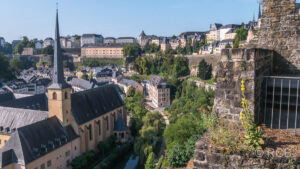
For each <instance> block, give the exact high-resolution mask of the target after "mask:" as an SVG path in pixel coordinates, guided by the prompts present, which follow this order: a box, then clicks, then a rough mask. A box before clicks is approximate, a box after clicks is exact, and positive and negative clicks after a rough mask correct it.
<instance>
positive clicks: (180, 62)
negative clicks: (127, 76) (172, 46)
mask: <svg viewBox="0 0 300 169" xmlns="http://www.w3.org/2000/svg"><path fill="white" fill-rule="evenodd" d="M133 69H134V70H135V71H136V72H138V73H139V74H146V75H149V74H163V75H171V76H174V77H180V76H185V75H187V74H188V73H189V67H188V61H187V58H186V57H182V56H178V57H174V55H170V54H161V55H156V56H155V57H154V58H153V57H142V58H141V57H138V58H137V59H136V60H135V61H134V63H133Z"/></svg>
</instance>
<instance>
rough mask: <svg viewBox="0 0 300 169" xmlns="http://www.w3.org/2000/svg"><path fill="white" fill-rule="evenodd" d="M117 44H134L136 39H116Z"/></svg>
mask: <svg viewBox="0 0 300 169" xmlns="http://www.w3.org/2000/svg"><path fill="white" fill-rule="evenodd" d="M116 43H117V44H135V43H136V39H135V38H134V37H119V38H118V39H116Z"/></svg>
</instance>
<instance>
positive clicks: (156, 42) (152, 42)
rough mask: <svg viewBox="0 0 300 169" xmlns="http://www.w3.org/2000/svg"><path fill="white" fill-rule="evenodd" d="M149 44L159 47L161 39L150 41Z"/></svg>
mask: <svg viewBox="0 0 300 169" xmlns="http://www.w3.org/2000/svg"><path fill="white" fill-rule="evenodd" d="M150 42H151V43H150V44H155V45H157V46H159V45H160V44H161V39H160V38H156V39H152V40H151V41H150Z"/></svg>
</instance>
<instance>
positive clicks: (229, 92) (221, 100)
mask: <svg viewBox="0 0 300 169" xmlns="http://www.w3.org/2000/svg"><path fill="white" fill-rule="evenodd" d="M273 53H274V52H273V51H270V50H266V49H224V50H222V56H221V60H220V62H219V63H218V67H217V75H216V77H217V85H216V94H215V101H214V112H216V114H217V116H218V117H219V118H221V119H225V120H229V121H234V122H239V113H240V112H241V110H242V107H241V97H242V94H241V81H242V79H246V83H245V86H246V91H245V94H246V98H247V99H248V101H249V104H250V109H251V111H252V112H253V113H254V115H255V118H256V120H258V121H259V120H260V118H259V117H260V116H259V112H260V107H261V106H260V98H261V97H260V93H261V90H260V87H261V83H262V80H263V78H262V77H263V76H264V75H268V74H271V72H272V58H273Z"/></svg>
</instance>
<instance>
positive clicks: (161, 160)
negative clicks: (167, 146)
mask: <svg viewBox="0 0 300 169" xmlns="http://www.w3.org/2000/svg"><path fill="white" fill-rule="evenodd" d="M163 162H164V156H161V157H160V158H159V160H158V163H157V165H156V167H155V169H161V167H162V165H163Z"/></svg>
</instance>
